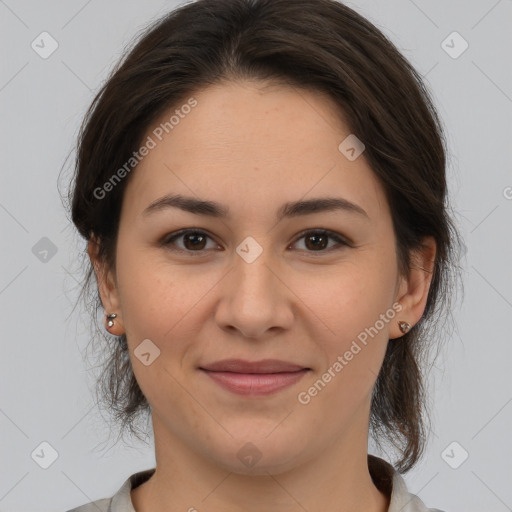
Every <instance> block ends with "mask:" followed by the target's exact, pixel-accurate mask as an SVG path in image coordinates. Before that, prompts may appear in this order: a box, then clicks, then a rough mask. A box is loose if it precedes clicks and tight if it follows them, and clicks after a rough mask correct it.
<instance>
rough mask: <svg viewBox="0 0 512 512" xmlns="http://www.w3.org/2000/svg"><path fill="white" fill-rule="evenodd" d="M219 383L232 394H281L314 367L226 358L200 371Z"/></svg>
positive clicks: (275, 360) (269, 360) (267, 360)
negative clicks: (280, 392) (278, 392)
mask: <svg viewBox="0 0 512 512" xmlns="http://www.w3.org/2000/svg"><path fill="white" fill-rule="evenodd" d="M199 369H200V370H201V371H202V372H203V373H205V374H206V375H207V376H208V377H210V378H211V379H212V380H213V381H214V382H215V383H217V384H218V385H219V386H221V387H222V388H223V389H226V390H228V391H230V392H232V393H236V394H238V395H245V396H265V395H269V394H272V393H276V392H277V391H281V390H283V389H285V388H287V387H289V386H291V385H293V384H295V383H296V382H298V381H299V380H300V379H301V378H302V377H304V375H305V374H306V373H307V372H308V371H310V370H311V368H308V367H304V366H301V365H297V364H294V363H289V362H286V361H280V360H277V359H264V360H262V361H253V362H251V361H244V360H241V359H226V360H223V361H217V362H215V363H212V364H208V365H205V366H201V367H200V368H199Z"/></svg>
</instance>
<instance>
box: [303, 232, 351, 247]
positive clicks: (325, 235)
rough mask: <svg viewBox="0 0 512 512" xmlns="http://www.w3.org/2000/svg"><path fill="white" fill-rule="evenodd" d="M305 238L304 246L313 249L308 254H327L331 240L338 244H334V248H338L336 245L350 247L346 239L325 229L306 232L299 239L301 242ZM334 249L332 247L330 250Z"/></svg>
mask: <svg viewBox="0 0 512 512" xmlns="http://www.w3.org/2000/svg"><path fill="white" fill-rule="evenodd" d="M303 238H304V239H305V244H304V245H305V246H306V248H307V249H311V248H312V249H313V250H312V251H308V252H327V251H325V249H326V248H327V245H328V240H329V239H331V240H334V241H335V242H337V243H336V244H334V247H336V245H342V246H343V245H345V246H348V245H349V243H348V242H347V241H346V240H345V239H344V238H342V237H341V236H339V235H338V234H336V233H334V232H332V231H328V230H325V229H322V230H313V231H311V230H310V231H306V232H304V233H302V234H301V236H300V238H298V240H301V239H303ZM298 240H297V241H298ZM332 248H333V247H332V246H331V247H329V248H328V249H332Z"/></svg>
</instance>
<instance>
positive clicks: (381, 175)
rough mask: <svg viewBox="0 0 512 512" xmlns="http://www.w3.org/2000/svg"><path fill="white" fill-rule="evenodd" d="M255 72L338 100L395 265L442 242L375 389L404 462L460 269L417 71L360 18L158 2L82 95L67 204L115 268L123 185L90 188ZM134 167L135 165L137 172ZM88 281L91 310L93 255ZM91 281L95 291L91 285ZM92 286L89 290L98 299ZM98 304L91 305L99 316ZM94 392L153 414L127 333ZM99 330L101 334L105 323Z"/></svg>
mask: <svg viewBox="0 0 512 512" xmlns="http://www.w3.org/2000/svg"><path fill="white" fill-rule="evenodd" d="M237 79H252V80H254V79H256V80H263V81H268V82H279V83H285V84H289V85H291V86H293V87H297V88H299V89H301V88H302V89H313V90H317V91H321V92H324V93H327V94H328V95H329V97H330V98H331V99H332V100H333V101H334V102H335V103H336V104H337V105H339V107H340V110H341V111H342V112H343V114H344V116H345V119H344V120H345V122H347V123H348V125H349V127H350V131H351V133H353V134H355V135H356V136H357V137H358V138H359V139H361V140H362V141H363V142H364V144H365V146H366V149H365V153H364V157H365V158H366V160H367V162H368V164H369V165H370V167H371V168H372V169H373V171H374V172H375V175H376V176H377V178H378V179H379V180H380V182H381V183H382V185H383V187H384V189H385V192H386V196H387V199H388V201H389V205H390V208H391V213H392V219H393V225H394V230H395V235H396V246H397V254H398V261H399V265H400V270H401V271H402V272H403V273H404V274H407V272H408V269H410V265H411V260H410V256H411V251H413V250H414V249H415V248H418V247H420V246H421V243H422V239H423V237H426V236H432V237H434V239H435V241H436V244H437V254H436V259H435V265H434V269H433V277H432V282H431V287H430V291H429V295H428V299H427V304H426V308H425V312H424V315H423V317H422V319H421V320H420V322H419V323H418V324H417V325H415V326H414V327H413V329H412V330H411V331H410V332H409V333H407V334H405V335H404V336H403V337H401V338H399V339H396V340H392V341H390V342H389V343H388V347H387V352H386V355H385V359H384V362H383V365H382V368H381V371H380V374H379V376H378V378H377V382H376V385H375V387H374V390H373V398H372V404H371V415H370V430H371V433H372V435H373V437H374V438H375V440H376V441H377V443H379V444H381V442H382V440H387V441H390V442H391V443H392V445H393V446H395V447H396V448H398V449H399V450H400V454H401V456H400V458H399V460H398V461H397V462H396V464H395V465H396V467H397V468H398V469H399V470H400V471H402V472H405V471H407V470H409V469H410V468H411V467H412V466H413V465H414V464H415V463H416V462H417V461H418V460H419V458H420V456H421V454H422V452H423V450H424V444H425V433H426V428H425V419H426V418H427V416H428V414H426V413H427V412H428V411H427V410H426V407H425V406H426V394H425V389H424V386H423V378H424V375H422V372H421V371H420V368H421V365H420V362H422V361H426V358H425V357H426V349H427V347H428V346H429V342H430V341H431V339H432V333H433V330H434V329H435V328H436V327H439V326H440V323H439V322H440V320H442V319H443V318H446V316H445V315H443V313H444V312H445V311H444V310H445V309H446V306H447V305H448V302H449V299H450V297H451V293H450V292H451V291H452V288H451V284H452V283H453V277H454V276H455V273H453V270H455V269H456V265H454V264H453V261H454V248H455V246H456V243H455V242H456V241H457V240H458V235H457V231H456V229H455V227H454V225H453V223H452V221H451V218H450V216H449V215H448V204H447V186H446V177H445V166H446V150H445V147H446V143H445V138H444V135H443V129H442V126H441V123H440V120H439V118H438V116H437V114H436V110H435V108H434V105H433V102H432V100H431V98H430V95H429V92H428V91H427V89H426V87H425V85H424V83H423V81H422V79H421V77H420V75H419V74H418V73H417V72H416V71H415V69H414V68H413V67H412V66H411V65H410V64H409V63H408V61H407V60H406V59H405V58H404V57H403V56H402V55H401V54H400V52H399V51H398V50H397V49H396V47H395V46H394V45H393V44H392V43H391V42H390V41H389V40H388V39H387V38H386V37H385V36H384V35H383V34H382V33H381V32H380V31H379V30H378V29H377V28H376V27H375V26H374V25H373V24H372V23H370V22H369V21H368V20H366V19H365V18H363V17H362V16H361V15H359V14H358V13H356V12H355V11H353V10H352V9H350V8H348V7H347V6H345V5H343V4H342V3H339V2H337V1H334V0H293V1H289V0H215V1H214V2H212V1H210V0H199V1H196V2H193V3H190V4H186V5H183V6H181V7H179V8H178V9H176V10H174V11H172V12H170V13H169V14H166V15H165V16H164V17H162V18H160V19H159V20H157V21H156V22H154V23H153V24H152V25H151V26H150V27H148V28H147V29H146V30H145V31H144V33H143V34H142V36H141V37H140V38H138V40H137V41H135V42H134V45H133V47H132V48H131V49H129V50H127V52H126V55H125V57H124V59H122V60H121V61H120V62H119V63H118V64H117V66H116V67H115V68H114V70H113V71H112V72H111V74H110V76H109V78H108V80H107V81H106V83H105V84H104V85H103V86H102V88H101V90H100V91H99V92H98V94H97V95H96V97H95V98H94V100H93V102H92V104H91V106H90V107H89V109H88V111H87V113H86V116H85V118H84V121H83V124H82V126H81V129H80V133H79V137H78V144H77V156H76V167H75V175H74V177H73V181H72V184H71V192H70V200H71V215H72V220H73V223H74V224H75V226H76V227H77V229H78V231H79V233H80V234H81V235H82V236H83V237H84V238H85V239H86V240H88V239H89V238H90V237H91V236H92V235H95V236H96V237H98V238H99V240H100V252H99V255H100V257H102V258H104V261H106V262H107V263H108V265H109V266H110V267H111V268H112V269H115V247H116V237H117V231H118V226H119V216H120V210H121V204H122V200H123V190H124V188H125V186H126V184H127V182H128V181H129V178H130V176H128V177H127V178H126V179H124V180H122V181H121V182H120V183H118V184H116V186H115V187H113V188H112V190H111V191H109V193H108V194H106V195H105V197H103V198H101V199H98V198H97V195H96V194H95V193H94V191H95V190H97V189H98V187H102V186H103V184H104V183H106V182H107V181H108V180H109V179H110V178H111V177H112V175H113V173H114V172H115V171H116V170H117V169H119V168H121V167H122V166H123V164H125V163H126V162H127V160H128V159H129V158H130V157H131V156H132V153H133V151H136V150H137V149H138V148H139V146H140V144H141V140H142V137H143V136H144V134H145V133H146V132H147V130H148V127H149V126H150V124H151V123H152V122H153V121H154V120H155V119H156V118H158V117H159V116H160V115H162V114H163V113H165V111H167V110H168V109H170V108H172V107H175V106H177V105H178V104H180V102H182V101H184V98H187V97H189V96H190V95H192V94H193V93H194V92H197V91H199V90H200V89H202V88H205V87H208V86H209V85H211V84H215V83H220V82H222V81H226V80H237ZM135 172H136V171H135ZM88 265H89V266H88V272H87V275H86V277H85V283H84V287H83V288H82V293H84V292H85V290H88V291H89V298H90V299H91V300H92V302H90V303H89V305H90V306H91V305H92V306H93V308H94V311H95V312H97V311H98V310H100V309H101V300H100V297H99V294H98V293H97V288H96V287H94V286H91V285H93V284H94V282H93V279H92V276H93V275H94V272H93V267H92V265H91V264H90V262H88ZM92 291H94V293H92V294H91V292H92ZM93 295H94V297H93ZM94 316H95V315H94ZM96 327H98V326H97V324H96ZM103 332H104V331H103V329H99V328H98V334H99V335H100V336H101V339H102V340H105V341H107V342H108V343H110V345H109V350H108V352H105V350H104V348H103V351H104V352H105V353H107V354H108V357H107V358H106V359H105V362H104V371H103V374H102V376H101V378H100V379H99V380H98V387H97V390H100V402H101V401H103V402H104V403H106V404H108V409H109V410H110V411H111V413H112V414H113V417H115V419H116V420H119V421H120V422H121V424H122V429H121V430H123V431H124V430H125V427H129V428H130V430H131V432H132V433H136V431H135V428H134V421H135V419H136V418H137V417H138V416H139V415H141V414H142V413H144V412H146V413H148V416H149V412H150V407H149V404H148V402H147V400H146V398H145V397H144V395H143V393H142V391H141V390H140V388H139V386H138V384H137V381H136V380H135V377H134V374H133V371H132V368H131V364H130V359H129V355H128V349H127V344H126V338H125V336H124V335H123V336H122V337H121V339H114V341H113V340H112V338H109V337H108V336H107V335H105V334H103ZM100 333H101V334H100Z"/></svg>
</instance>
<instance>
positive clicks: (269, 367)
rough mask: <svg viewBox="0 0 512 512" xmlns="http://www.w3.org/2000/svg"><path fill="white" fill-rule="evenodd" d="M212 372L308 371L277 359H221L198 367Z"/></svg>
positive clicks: (305, 368)
mask: <svg viewBox="0 0 512 512" xmlns="http://www.w3.org/2000/svg"><path fill="white" fill-rule="evenodd" d="M200 368H201V369H202V370H208V371H213V372H234V373H282V372H296V371H299V370H308V369H309V368H307V367H305V366H301V365H298V364H294V363H289V362H287V361H280V360H279V359H262V360H261V361H245V360H243V359H223V360H222V361H216V362H214V363H210V364H207V365H204V366H201V367H200Z"/></svg>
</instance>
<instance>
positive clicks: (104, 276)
mask: <svg viewBox="0 0 512 512" xmlns="http://www.w3.org/2000/svg"><path fill="white" fill-rule="evenodd" d="M99 244H100V242H99V241H98V240H97V239H96V238H95V237H94V236H91V238H90V239H89V242H88V245H87V254H88V255H89V258H90V260H91V263H92V265H93V267H94V272H95V275H96V282H97V284H98V291H99V294H100V297H101V303H102V305H103V309H104V310H105V328H106V329H107V330H108V331H109V332H110V333H111V334H113V335H116V336H119V335H121V334H123V326H122V319H121V311H120V307H119V298H118V293H117V285H116V282H115V278H114V276H113V273H112V271H111V269H109V268H107V265H106V263H105V261H103V260H102V259H101V257H100V256H99V247H100V246H99Z"/></svg>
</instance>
